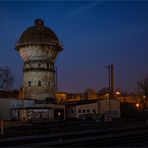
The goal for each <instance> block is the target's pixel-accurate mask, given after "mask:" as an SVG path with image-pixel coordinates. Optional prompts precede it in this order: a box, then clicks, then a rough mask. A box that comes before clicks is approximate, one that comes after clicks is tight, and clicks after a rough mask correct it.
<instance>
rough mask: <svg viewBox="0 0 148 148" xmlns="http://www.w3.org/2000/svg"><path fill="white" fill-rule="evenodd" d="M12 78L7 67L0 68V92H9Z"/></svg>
mask: <svg viewBox="0 0 148 148" xmlns="http://www.w3.org/2000/svg"><path fill="white" fill-rule="evenodd" d="M13 83H14V76H13V74H12V72H11V71H10V69H9V68H8V67H0V90H10V88H11V87H12V85H13Z"/></svg>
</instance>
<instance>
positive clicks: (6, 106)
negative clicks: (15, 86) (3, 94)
mask: <svg viewBox="0 0 148 148" xmlns="http://www.w3.org/2000/svg"><path fill="white" fill-rule="evenodd" d="M33 106H34V101H33V100H16V99H8V98H6V99H5V98H0V119H4V120H11V109H12V108H25V107H33Z"/></svg>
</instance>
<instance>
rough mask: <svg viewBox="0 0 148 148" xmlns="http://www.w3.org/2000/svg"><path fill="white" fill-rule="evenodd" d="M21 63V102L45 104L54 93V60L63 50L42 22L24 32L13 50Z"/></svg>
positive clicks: (54, 35) (37, 21) (36, 22)
mask: <svg viewBox="0 0 148 148" xmlns="http://www.w3.org/2000/svg"><path fill="white" fill-rule="evenodd" d="M15 48H16V49H17V50H18V51H19V53H20V55H21V57H22V58H23V60H24V69H23V73H24V80H23V92H24V98H25V99H35V100H45V99H46V98H49V97H54V96H55V92H56V71H55V65H54V63H55V60H56V57H57V55H58V53H59V52H60V51H62V49H63V47H62V44H60V41H59V39H58V37H57V36H56V34H55V33H54V32H53V31H52V30H51V29H50V28H48V27H45V26H44V21H43V20H42V19H37V20H35V25H34V26H32V27H29V28H28V29H26V30H25V31H24V32H23V34H22V35H21V37H20V39H19V42H18V43H17V45H16V47H15Z"/></svg>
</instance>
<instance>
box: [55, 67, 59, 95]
mask: <svg viewBox="0 0 148 148" xmlns="http://www.w3.org/2000/svg"><path fill="white" fill-rule="evenodd" d="M57 72H58V68H57V67H55V79H56V80H55V81H56V84H55V85H56V86H55V88H56V93H57V91H58V76H57Z"/></svg>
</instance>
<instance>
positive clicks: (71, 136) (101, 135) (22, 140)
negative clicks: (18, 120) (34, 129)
mask: <svg viewBox="0 0 148 148" xmlns="http://www.w3.org/2000/svg"><path fill="white" fill-rule="evenodd" d="M147 141H148V126H142V127H133V128H122V129H110V130H87V131H80V132H69V133H59V134H50V135H36V136H25V137H16V138H8V139H3V140H0V147H61V146H62V147H66V146H68V147H69V146H73V147H75V146H76V147H77V146H87V147H88V146H90V147H92V146H130V145H131V146H132V145H133V146H136V145H139V144H140V143H142V144H145V143H146V142H147Z"/></svg>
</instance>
